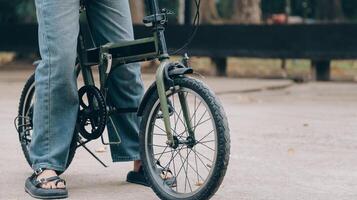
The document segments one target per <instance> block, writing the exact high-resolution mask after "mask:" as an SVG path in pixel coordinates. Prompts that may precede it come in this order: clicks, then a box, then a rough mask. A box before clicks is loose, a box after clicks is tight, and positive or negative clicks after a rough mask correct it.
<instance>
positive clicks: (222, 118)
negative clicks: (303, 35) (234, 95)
mask: <svg viewBox="0 0 357 200" xmlns="http://www.w3.org/2000/svg"><path fill="white" fill-rule="evenodd" d="M174 84H175V86H176V85H179V86H180V87H184V88H189V89H191V90H193V91H194V92H196V93H197V94H199V95H200V96H201V98H202V99H203V100H204V101H205V102H206V103H207V105H208V107H209V109H210V110H211V112H212V115H213V118H214V120H215V124H216V129H217V135H218V137H217V141H218V145H217V146H218V149H217V159H216V166H215V167H214V168H213V170H214V171H213V172H212V174H213V175H212V176H211V179H210V180H208V182H207V184H205V188H203V189H200V191H199V192H198V193H196V194H195V195H194V196H190V197H186V198H182V199H184V200H189V199H209V198H211V197H212V196H213V195H214V194H215V193H216V191H217V190H218V188H219V186H220V185H221V183H222V181H223V178H224V176H225V173H226V171H227V166H228V163H229V155H230V137H229V127H228V120H227V118H226V114H225V112H224V109H223V107H222V105H221V103H220V101H219V100H218V98H217V97H216V96H215V95H214V93H213V92H212V91H211V90H210V89H209V88H208V87H207V86H206V85H205V84H204V83H203V82H201V81H199V80H196V79H193V78H187V77H180V78H177V79H175V80H174ZM158 98H159V97H158V94H157V92H155V93H153V95H152V96H151V97H150V98H149V100H148V102H147V104H146V107H145V109H144V112H143V113H144V115H143V118H142V123H141V126H140V149H141V152H140V154H141V159H142V162H143V168H144V170H145V175H146V179H147V181H148V182H149V184H150V185H151V188H152V189H153V191H154V192H155V193H156V195H157V196H158V197H159V198H160V199H177V198H175V197H173V196H171V195H169V194H168V193H165V192H164V191H163V190H162V189H161V186H159V185H158V184H157V183H156V181H153V179H154V178H153V175H152V174H150V170H149V169H148V164H149V162H151V161H149V160H147V158H146V152H145V149H146V148H145V146H144V145H145V141H146V138H145V136H146V134H145V132H146V125H147V123H148V120H150V119H148V118H149V115H150V112H151V109H154V108H153V107H154V104H155V102H156V101H157V100H158Z"/></svg>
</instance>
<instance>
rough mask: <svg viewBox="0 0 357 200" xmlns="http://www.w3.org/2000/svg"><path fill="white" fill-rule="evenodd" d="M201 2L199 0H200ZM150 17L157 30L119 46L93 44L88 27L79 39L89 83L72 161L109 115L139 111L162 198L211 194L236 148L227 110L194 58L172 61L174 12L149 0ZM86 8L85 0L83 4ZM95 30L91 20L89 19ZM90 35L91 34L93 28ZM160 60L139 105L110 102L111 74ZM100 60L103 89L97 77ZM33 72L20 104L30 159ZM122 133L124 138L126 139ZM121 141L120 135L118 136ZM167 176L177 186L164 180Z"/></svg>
mask: <svg viewBox="0 0 357 200" xmlns="http://www.w3.org/2000/svg"><path fill="white" fill-rule="evenodd" d="M196 5H198V6H199V3H197V1H196ZM149 8H150V15H149V16H146V17H145V18H144V20H143V21H144V24H145V25H146V26H148V27H150V28H152V30H153V36H152V37H148V38H143V39H137V40H134V41H129V42H122V43H120V44H111V43H109V44H106V45H103V46H100V47H95V48H90V49H87V48H86V47H85V38H84V36H83V31H82V30H80V34H79V37H78V50H77V52H78V59H77V65H76V69H77V70H76V73H77V77H79V76H80V75H82V77H83V80H84V86H83V87H82V88H80V89H79V91H78V93H79V98H80V107H79V114H78V119H77V125H76V130H75V133H74V136H73V139H72V143H71V146H70V154H69V158H68V162H67V167H68V166H69V165H70V164H71V162H72V160H73V158H74V155H75V152H76V149H77V148H78V147H84V148H85V149H86V150H87V151H88V152H89V153H90V154H91V155H92V156H94V157H95V158H96V159H97V160H98V161H99V162H101V163H102V164H103V165H104V166H106V165H105V164H104V163H103V162H102V161H101V160H100V159H99V158H98V157H96V156H95V155H94V154H93V152H91V151H90V150H89V149H88V148H87V147H86V143H88V142H90V141H92V140H95V139H98V138H99V137H101V140H102V143H103V144H104V145H110V144H113V143H110V142H109V143H108V142H105V141H104V139H103V131H104V129H105V127H106V124H107V122H108V117H109V116H110V115H111V114H113V113H133V112H136V113H137V115H138V116H141V117H142V121H141V126H140V152H141V153H140V155H141V159H142V162H143V169H144V171H145V174H146V179H147V180H148V182H149V183H150V185H151V188H152V189H153V190H154V192H155V193H156V194H157V195H158V196H159V197H160V198H161V199H209V198H210V197H212V196H213V195H214V193H215V192H216V191H217V190H218V188H219V186H220V185H221V183H222V181H223V178H224V175H225V173H226V170H227V166H228V162H229V154H230V137H229V128H228V122H227V118H226V114H225V112H224V110H223V107H222V105H221V103H220V101H219V100H218V98H217V97H216V96H215V95H214V93H213V92H212V91H211V90H210V89H209V88H208V87H207V86H206V85H205V84H204V83H203V82H201V81H199V80H196V79H194V78H193V77H192V76H190V74H192V73H193V70H192V68H190V67H189V66H188V57H187V56H184V58H183V59H182V61H181V62H170V61H169V58H170V56H169V53H168V50H167V47H166V40H165V36H164V30H165V25H166V24H167V22H168V20H167V15H168V14H170V13H169V12H168V11H167V10H166V9H162V10H160V8H159V6H158V0H150V1H149ZM81 12H82V13H85V2H84V1H83V2H81ZM88 26H89V30H90V24H88ZM90 36H91V34H90ZM154 59H158V60H159V61H160V65H159V67H158V69H157V71H156V80H155V82H154V83H153V84H152V85H151V86H150V87H149V88H148V90H147V91H146V93H145V95H144V97H143V99H142V101H141V103H140V106H139V107H138V108H116V107H114V106H112V105H110V104H109V103H107V99H106V94H107V92H108V91H107V88H106V84H105V83H106V80H107V78H108V74H109V73H110V71H111V70H113V69H114V67H113V65H117V64H125V63H132V62H140V61H147V60H154ZM93 66H98V71H99V77H100V78H99V88H98V87H96V83H95V81H94V78H93V71H92V68H93ZM34 91H35V83H34V74H33V75H32V76H31V77H30V78H29V79H28V80H27V82H26V84H25V86H24V88H23V91H22V94H21V98H20V103H19V111H18V117H17V118H16V119H15V126H16V129H17V132H18V134H19V140H20V143H21V147H22V150H23V152H24V155H25V158H26V160H27V162H28V164H30V165H31V160H30V158H29V154H28V150H29V145H30V143H31V136H32V116H33V104H34V100H35V96H34ZM119 138H120V137H119V135H118V139H119ZM119 142H120V141H119ZM168 174H171V175H172V176H173V178H174V180H175V185H168V184H166V183H165V180H166V179H167V176H168Z"/></svg>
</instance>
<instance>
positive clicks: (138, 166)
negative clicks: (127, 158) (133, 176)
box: [134, 160, 142, 172]
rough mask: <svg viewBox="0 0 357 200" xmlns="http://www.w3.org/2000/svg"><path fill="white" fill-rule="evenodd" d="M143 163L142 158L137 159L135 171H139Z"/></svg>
mask: <svg viewBox="0 0 357 200" xmlns="http://www.w3.org/2000/svg"><path fill="white" fill-rule="evenodd" d="M141 166H142V164H141V160H135V161H134V171H135V172H138V171H139V170H140V168H141Z"/></svg>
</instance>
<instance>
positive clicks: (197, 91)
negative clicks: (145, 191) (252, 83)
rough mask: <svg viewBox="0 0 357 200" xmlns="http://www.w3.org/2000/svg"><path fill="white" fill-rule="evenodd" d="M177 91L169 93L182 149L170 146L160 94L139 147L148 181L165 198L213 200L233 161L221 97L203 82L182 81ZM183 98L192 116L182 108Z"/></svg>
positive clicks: (147, 113) (173, 123)
mask: <svg viewBox="0 0 357 200" xmlns="http://www.w3.org/2000/svg"><path fill="white" fill-rule="evenodd" d="M173 88H174V89H172V88H171V89H167V91H166V94H167V99H168V102H169V107H170V108H169V111H170V123H171V128H172V132H173V136H174V141H175V143H176V144H177V145H175V146H170V145H167V144H166V141H167V136H166V131H165V126H164V122H163V118H162V113H161V109H160V102H159V97H158V95H157V93H155V94H153V95H152V96H151V98H150V99H149V100H148V102H147V105H146V107H145V110H144V115H143V118H142V123H141V130H140V131H141V133H140V142H141V143H140V144H141V159H142V161H143V166H144V170H145V174H146V178H147V180H148V182H149V183H150V185H151V187H152V189H153V190H154V192H155V193H156V194H157V195H158V196H159V197H160V198H161V199H209V198H210V197H212V195H213V194H214V193H215V192H216V191H217V189H218V188H219V186H220V185H221V183H222V180H223V177H224V175H225V173H226V170H227V165H228V162H229V153H230V137H229V128H228V122H227V118H226V115H225V112H224V110H223V107H222V105H221V104H220V102H219V100H218V98H217V97H215V95H214V94H213V92H211V91H210V90H209V89H208V87H207V86H205V85H204V84H203V83H202V82H201V81H198V80H195V79H192V78H188V77H180V78H177V79H175V80H174V87H173ZM180 98H181V99H180ZM183 98H184V99H185V101H186V103H185V104H186V107H187V108H188V109H187V110H188V115H187V114H184V112H183V109H182V108H183V107H182V104H183V101H182V99H183ZM180 100H181V101H180ZM186 113H187V112H186ZM184 116H186V117H188V118H189V121H190V122H189V123H186V122H188V120H187V119H185V118H184ZM187 124H191V130H192V131H191V133H189V131H188V129H189V128H188V127H189V126H188V125H187Z"/></svg>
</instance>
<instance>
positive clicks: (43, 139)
mask: <svg viewBox="0 0 357 200" xmlns="http://www.w3.org/2000/svg"><path fill="white" fill-rule="evenodd" d="M78 9H79V0H65V1H62V0H61V1H58V0H36V10H37V18H38V23H39V47H40V53H41V57H42V61H41V63H40V64H39V65H38V66H37V68H36V72H35V73H36V75H35V87H36V90H35V96H36V100H35V104H34V105H35V107H34V120H33V122H34V124H33V126H34V131H33V136H32V142H31V146H30V158H31V160H32V163H33V166H32V167H33V169H35V170H36V169H38V168H48V169H54V170H57V171H64V170H65V166H66V162H67V158H68V153H69V146H70V143H71V140H72V137H73V132H74V128H75V123H76V119H77V112H78V92H77V84H76V76H75V70H74V65H75V58H76V46H77V37H78V32H79V22H78V20H79V13H78Z"/></svg>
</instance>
